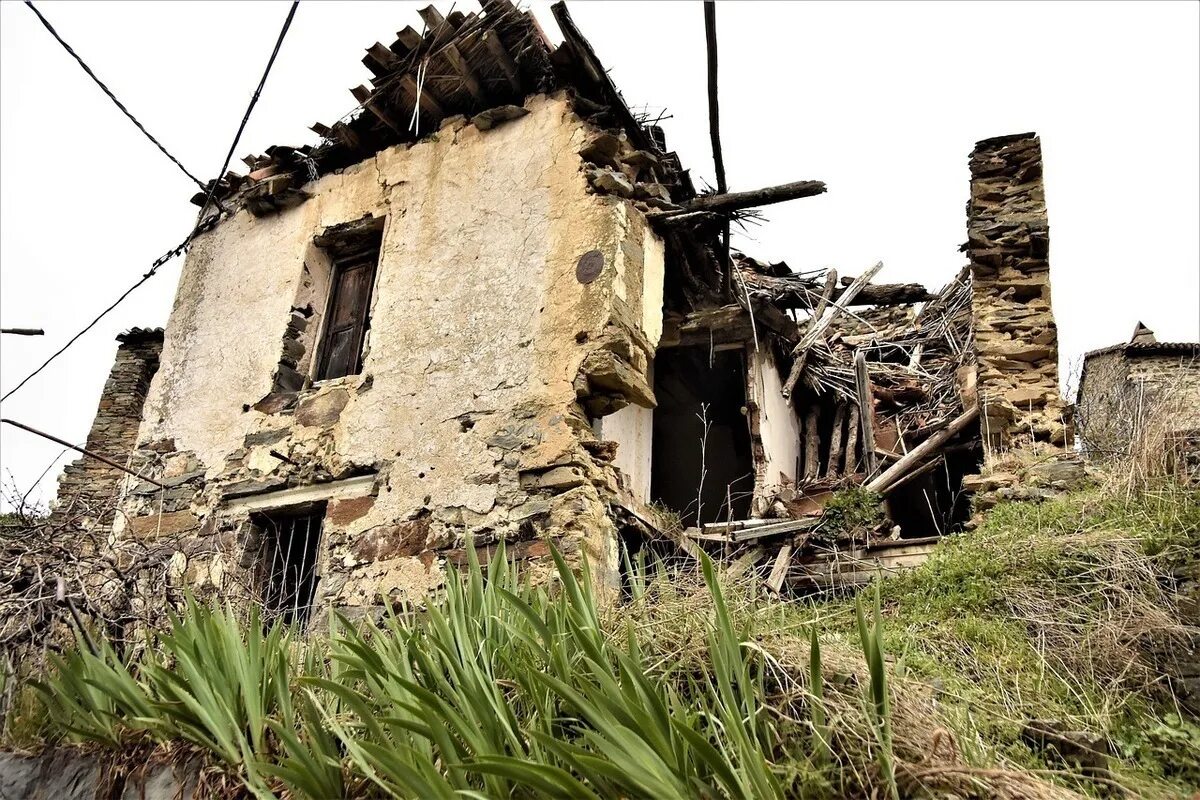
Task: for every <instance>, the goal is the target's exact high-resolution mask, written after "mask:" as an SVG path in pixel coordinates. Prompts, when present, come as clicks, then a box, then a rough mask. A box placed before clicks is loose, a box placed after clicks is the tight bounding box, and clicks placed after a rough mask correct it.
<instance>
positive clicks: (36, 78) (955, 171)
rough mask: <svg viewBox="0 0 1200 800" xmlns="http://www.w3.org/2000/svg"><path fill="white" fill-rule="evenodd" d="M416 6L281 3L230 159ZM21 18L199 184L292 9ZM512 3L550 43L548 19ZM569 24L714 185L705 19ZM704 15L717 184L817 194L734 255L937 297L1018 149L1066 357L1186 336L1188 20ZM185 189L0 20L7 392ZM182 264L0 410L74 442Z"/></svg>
mask: <svg viewBox="0 0 1200 800" xmlns="http://www.w3.org/2000/svg"><path fill="white" fill-rule="evenodd" d="M425 4H426V1H425V0H423V2H419V3H413V2H372V3H354V2H338V3H333V2H313V1H312V0H310V1H308V2H302V3H301V4H300V8H299V10H298V11H297V14H296V19H295V22H294V24H293V26H292V29H291V32H290V33H289V35H288V38H287V40H286V41H285V43H284V46H283V50H282V52H281V53H280V56H279V59H278V61H277V63H276V65H275V68H274V71H273V72H272V74H271V77H270V80H269V81H268V83H267V86H266V89H265V91H264V93H263V97H262V100H261V101H260V103H259V105H258V108H257V110H256V111H255V113H254V116H253V117H252V118H251V120H250V124H249V127H248V128H247V130H246V133H245V135H244V137H243V139H242V144H241V145H240V146H239V148H238V151H237V153H236V154H235V156H237V157H240V156H242V155H245V154H247V153H251V152H254V153H258V152H261V151H262V150H263V149H264V148H266V147H267V146H268V145H271V144H277V143H282V144H296V145H298V144H303V143H306V142H313V141H315V139H316V136H315V134H312V133H310V132H309V131H308V126H309V125H310V124H311V123H312V122H314V121H318V120H320V121H323V122H332V121H334V120H336V119H337V118H338V117H340V116H341V115H342V114H343V113H345V112H346V111H348V110H349V109H350V108H352V107H353V106H354V101H353V99H352V98H351V96H350V93H349V92H348V91H347V90H348V89H349V88H350V87H352V86H356V85H358V84H359V83H363V82H365V81H366V79H367V78H369V77H370V75H369V73H368V72H367V70H366V68H365V67H363V66H362V65H361V63H360V59H361V57H362V55H363V50H364V49H365V48H366V47H367V46H368V45H370V44H371V43H372V42H375V41H376V40H378V41H382V42H383V43H384V44H390V43H391V41H392V40H393V39H394V38H395V37H394V34H395V31H397V30H399V29H401V28H403V27H404V26H405V25H410V24H411V25H413V26H414V27H417V28H418V29H419V27H420V20H419V18H418V17H417V14H416V9H417V8H418V7H419V6H422V5H425ZM39 7H40V8H41V9H42V11H43V13H44V14H45V15H46V16H47V17H48V18H49V19H50V21H51V22H52V23H53V24H54V25H55V27H56V28H57V29H58V31H59V33H60V34H61V35H62V36H63V37H64V38H65V39H66V40H67V41H68V42H70V43H71V44H72V45H73V46H74V47H75V48H76V50H77V51H78V52H79V53H80V54H81V55H82V56H83V58H84V59H85V60H86V61H88V63H89V64H91V66H92V67H93V69H95V70H96V72H97V73H98V74H99V75H100V77H101V79H103V80H104V81H106V82H107V83H108V84H109V86H110V87H112V88H113V90H114V91H115V92H116V94H117V96H118V97H120V98H121V99H122V100H123V101H124V102H125V104H126V105H127V106H128V107H129V108H130V110H131V111H132V112H133V113H134V114H135V115H136V116H137V117H139V119H141V120H142V122H143V123H144V124H145V125H146V126H147V127H148V128H149V129H150V131H151V132H153V133H154V134H155V135H156V136H157V137H158V138H159V140H160V141H162V142H163V143H164V144H165V145H166V146H167V148H168V149H169V150H171V151H172V152H173V153H174V154H175V155H176V156H177V157H178V158H179V159H180V160H181V161H182V162H183V163H184V164H185V165H187V166H188V168H189V169H190V170H192V171H193V172H194V173H195V174H197V175H199V176H201V177H202V178H204V179H207V178H209V177H211V176H212V175H213V174H214V173H215V172H216V170H217V169H218V168H219V167H220V164H221V160H222V158H223V156H224V154H225V151H226V149H227V148H228V146H229V142H230V140H231V139H232V136H233V134H234V131H235V130H236V127H237V123H238V121H239V120H240V119H241V115H242V112H243V110H244V109H245V105H246V103H247V101H248V100H249V96H250V93H251V92H252V90H253V87H254V85H255V83H256V82H257V80H258V77H259V75H260V74H261V72H262V68H263V66H264V64H265V63H266V59H267V56H268V54H269V53H270V49H271V46H272V44H273V42H274V39H275V37H276V35H277V34H278V31H279V27H280V25H281V24H282V21H283V18H284V15H285V14H286V12H287V4H286V3H282V2H261V3H252V2H241V3H218V2H173V3H147V2H136V3H135V2H123V3H110V2H87V3H83V2H51V0H45V1H44V2H41V3H40V4H39ZM441 7H442V10H443V11H446V10H448V8H449V2H448V0H447V2H443V3H441ZM457 8H459V9H460V10H465V11H471V10H476V6H475V3H474V2H473V0H466V2H459V3H458V5H457ZM532 8H533V10H534V12H535V14H536V15H537V17H538V19H539V21H540V22H541V24H542V27H543V28H544V29H545V30H546V32H547V34H548V35H549V36H550V37H551V38H552V39H553V40H554V41H556V42H557V41H560V40H561V36H560V34H559V32H558V29H557V26H556V25H555V23H554V18H553V17H552V16H551V14H550V11H549V3H548V2H534V3H533V4H532ZM571 12H572V15H573V17H574V18H575V21H576V23H577V24H578V25H579V26H580V28H581V29H582V30H583V32H584V34H585V35H586V36H588V38H589V39H590V40H591V41H592V44H593V45H594V46H595V48H596V50H597V52H598V53H599V55H600V57H601V59H602V60H603V61H604V63H605V64H606V65H607V66H608V67H609V68H610V69H611V70H612V74H613V76H614V78H615V80H616V82H617V84H618V86H620V87H621V89H622V91H623V92H624V94H625V96H626V99H627V100H628V102H629V103H630V104H631V105H633V106H635V107H636V106H641V105H648V106H650V107H651V108H654V109H658V108H663V107H665V108H666V109H667V112H668V113H669V114H671V115H672V117H671V118H670V119H669V120H667V121H666V122H665V128H666V132H667V137H668V138H667V142H668V145H669V146H670V147H672V148H674V149H677V150H678V151H679V153H680V156H681V157H682V159H683V162H684V165H685V166H689V167H691V169H692V173H693V176H694V177H695V178H696V179H697V184H698V185H700V184H702V181H708V182H710V183H711V182H713V173H712V159H711V152H710V149H709V141H708V128H707V106H706V95H705V61H704V58H705V55H704V53H705V51H704V26H703V16H702V11H701V6H700V4H699V3H695V2H655V3H650V2H625V3H619V4H617V3H600V2H578V0H576V2H574V3H572V4H571ZM717 17H718V33H719V44H720V55H721V112H722V125H721V131H722V140H723V143H724V151H725V163H726V171H727V173H728V176H729V184H730V188H731V189H735V190H736V189H753V188H759V187H762V186H768V185H774V184H778V183H783V182H786V181H792V180H799V179H819V180H823V181H825V182H826V183H827V184H828V185H829V192H828V193H827V194H825V195H822V196H820V197H816V198H810V199H804V200H798V201H795V202H792V203H789V204H785V205H782V206H774V207H772V208H770V209H769V210H768V212H769V213H768V217H769V219H770V223H769V224H767V225H764V226H762V227H760V228H757V229H755V230H754V231H753V233H754V238H755V241H747V240H745V239H743V240H742V241H741V242H740V245H741V246H742V247H743V248H744V249H746V250H747V251H748V252H750V253H751V254H753V255H756V256H758V257H761V258H767V259H772V260H777V259H784V260H786V261H787V262H788V263H789V264H790V265H791V266H792V267H793V268H794V269H808V268H813V267H823V266H836V267H837V268H838V269H839V271H840V272H841V273H842V274H857V272H858V271H860V270H861V269H863V268H864V267H866V266H869V265H871V264H873V263H874V262H875V261H877V260H882V261H883V262H884V265H885V269H884V272H883V273H882V274H881V275H880V278H879V279H880V280H887V281H920V282H923V283H926V284H928V285H929V286H931V287H937V286H940V285H942V284H943V283H945V282H946V281H947V280H949V279H950V278H951V277H952V276H953V274H954V272H955V271H956V270H957V269H958V268H959V267H960V266H961V265H962V264H963V263H964V261H963V257H962V255H961V254H960V253H959V252H958V250H957V248H958V245H959V244H960V243H961V242H963V241H964V240H965V238H966V233H965V224H966V223H965V217H964V208H965V203H966V199H967V192H968V173H967V156H968V154H969V152H970V150H971V148H972V145H973V144H974V142H975V141H976V140H978V139H982V138H985V137H989V136H996V135H1000V134H1006V133H1017V132H1021V131H1028V130H1034V131H1037V132H1038V133H1039V134H1041V137H1042V145H1043V150H1044V154H1045V160H1046V166H1045V175H1046V193H1047V199H1048V204H1049V212H1050V228H1051V235H1050V241H1051V253H1050V258H1051V267H1052V271H1051V275H1052V281H1053V291H1054V308H1055V312H1056V315H1057V317H1058V324H1059V334H1060V344H1061V347H1062V357H1063V363H1064V366H1067V365H1069V364H1071V363H1073V362H1077V361H1078V359H1079V357H1080V355H1081V354H1082V353H1083V352H1085V351H1086V350H1089V349H1093V348H1096V347H1102V346H1106V345H1109V344H1113V343H1115V342H1117V341H1122V340H1124V339H1126V338H1128V336H1129V335H1130V333H1131V331H1132V329H1133V326H1134V323H1135V322H1136V321H1137V320H1138V319H1143V320H1145V322H1146V323H1147V324H1148V325H1149V326H1150V327H1151V328H1153V329H1154V330H1155V331H1156V332H1157V334H1158V336H1159V338H1160V339H1163V340H1175V341H1180V340H1182V341H1196V340H1198V339H1200V266H1198V265H1200V246H1198V233H1197V225H1198V219H1200V181H1198V178H1200V4H1198V3H1195V2H1165V3H1154V2H1145V1H1142V2H1131V3H1122V2H1099V3H1087V2H1059V3H1052V2H1039V3H1033V2H1029V3H1016V2H996V3H990V2H971V3H949V2H928V3H906V2H880V3H869V2H853V3H817V2H811V3H810V2H805V3H800V2H796V3H784V2H772V3H761V2H738V3H733V2H722V3H720V4H719V5H718V14H717ZM235 166H236V167H240V166H241V165H240V164H237V163H236V162H235ZM195 190H196V189H195V186H194V185H193V184H192V183H190V182H189V181H188V180H187V178H186V177H184V176H183V175H182V173H180V172H179V171H178V170H177V169H176V168H175V167H174V166H173V165H172V164H171V163H170V162H169V161H167V160H166V159H165V158H164V157H163V156H162V155H161V154H160V153H159V152H158V151H157V150H155V149H154V147H153V146H152V145H151V144H150V143H149V142H148V141H146V140H145V139H143V138H142V137H141V134H139V133H138V132H137V131H136V130H135V129H134V128H133V126H132V125H131V124H130V123H129V122H128V120H126V119H125V118H124V117H123V116H122V115H121V114H120V112H119V111H118V110H117V109H116V108H115V107H114V106H113V105H112V104H111V103H110V101H109V100H108V99H107V98H106V97H104V96H103V95H102V94H101V93H100V91H99V90H98V89H97V88H96V86H94V85H93V84H92V83H91V82H90V81H89V80H88V79H87V77H86V76H85V75H84V74H83V73H82V71H81V70H80V69H79V68H78V66H77V65H76V64H75V63H74V61H72V60H71V59H70V57H69V56H68V55H67V54H66V53H65V52H63V51H62V50H61V49H60V48H59V46H58V45H57V44H56V43H55V42H54V40H53V39H52V38H51V37H50V35H49V34H48V33H47V32H46V31H45V30H44V29H43V28H42V27H41V25H40V24H39V23H38V21H37V19H36V18H35V17H34V16H33V14H32V13H31V12H30V11H29V9H27V8H25V7H24V6H23V4H21V3H17V2H3V3H0V320H2V322H3V325H4V326H5V327H43V328H45V329H46V336H45V337H42V338H25V337H16V336H3V337H0V390H2V391H7V390H8V389H10V388H11V387H12V386H14V385H15V384H16V383H17V382H18V381H19V380H20V379H21V378H22V377H24V376H25V375H26V374H27V373H28V372H29V371H30V370H32V369H33V368H34V367H36V366H37V365H38V364H40V363H41V361H42V360H43V359H44V358H45V357H46V356H48V355H49V354H50V353H51V352H53V351H54V350H56V349H57V348H58V347H59V346H61V345H62V344H63V343H64V342H65V341H66V340H67V339H68V338H69V337H70V336H71V335H73V334H74V333H75V332H76V331H77V330H78V329H79V328H81V327H82V326H83V325H84V324H85V323H86V322H87V321H89V320H90V319H91V318H92V317H93V316H94V315H95V314H96V313H97V312H98V311H99V310H100V309H102V308H103V307H105V306H106V305H108V304H109V303H110V302H111V301H112V300H113V299H115V298H116V296H117V295H119V294H120V293H121V292H122V291H124V289H125V288H127V287H128V286H129V285H131V284H132V283H133V282H134V281H135V280H137V278H138V277H139V276H140V275H141V274H142V273H143V272H145V270H146V268H147V267H148V265H149V263H150V262H151V261H153V259H154V258H156V257H157V256H158V255H160V254H161V253H162V252H164V251H165V250H167V249H169V248H170V247H172V246H174V245H175V244H176V243H178V242H179V241H180V240H181V239H182V238H183V237H184V236H185V235H186V233H187V231H188V230H189V228H190V226H191V225H192V223H193V221H194V215H195V210H196V209H195V207H194V206H192V205H190V204H189V203H188V198H189V197H190V196H191V195H192V194H193V192H194V191H195ZM180 263H181V262H180V261H176V262H173V263H172V264H171V265H169V266H167V267H165V268H164V269H163V270H162V271H161V272H160V274H159V275H158V276H157V277H156V278H154V279H153V280H152V281H150V282H149V283H148V284H146V285H145V286H144V287H142V288H141V289H139V290H138V292H137V293H136V294H135V295H133V296H132V297H131V298H130V299H129V300H127V301H126V302H125V303H124V304H123V305H122V306H121V307H120V308H119V309H118V310H117V311H116V312H114V313H113V314H112V315H110V316H109V317H107V318H106V319H105V320H103V321H102V322H101V323H100V324H99V325H98V326H97V327H96V328H95V329H94V330H93V331H92V332H91V333H89V334H88V335H87V336H86V337H85V338H84V339H82V340H80V342H79V343H77V344H76V345H75V346H74V347H73V348H71V349H70V350H69V351H68V352H67V353H66V354H64V355H63V356H62V357H60V358H59V359H58V360H57V361H56V362H55V363H54V364H53V365H51V366H50V367H49V368H48V369H47V370H46V371H45V372H43V373H42V374H41V375H39V376H38V377H37V378H35V379H34V380H33V381H31V382H30V383H29V384H28V385H26V387H25V388H23V389H22V390H21V391H20V392H18V393H17V394H15V395H14V396H13V397H12V398H10V399H9V400H8V401H6V402H5V403H4V404H3V413H4V416H6V417H11V418H14V419H16V420H19V421H22V422H24V423H26V424H29V425H33V426H34V427H38V428H41V429H43V430H46V431H49V432H52V433H55V434H57V435H59V436H61V437H62V438H65V439H68V440H71V441H74V442H78V443H82V442H83V440H84V439H85V438H86V435H87V430H88V428H89V426H90V424H91V420H92V416H93V415H94V413H95V408H96V403H97V401H98V399H99V395H100V390H101V387H102V386H103V383H104V380H105V377H106V376H107V374H108V370H109V368H110V366H111V363H112V357H113V353H114V352H115V348H116V344H115V342H114V339H113V337H114V336H115V335H116V334H117V333H118V332H120V331H121V330H124V329H126V328H128V327H130V326H134V325H140V326H155V325H163V324H165V323H166V321H167V314H168V312H169V310H170V306H171V301H172V298H173V296H174V290H175V284H176V281H177V280H178V276H179V267H180ZM254 324H256V323H255V321H254V320H247V325H254ZM213 391H214V392H220V391H222V387H220V386H214V387H213ZM60 451H61V448H60V447H58V446H56V445H53V444H51V443H48V442H45V441H42V440H39V439H37V438H35V437H33V436H31V435H29V434H27V433H24V432H22V431H19V430H15V429H13V428H10V427H8V426H2V427H0V469H2V471H3V479H4V482H5V483H6V484H9V483H10V481H15V483H16V484H17V485H18V486H20V487H21V488H22V490H24V489H28V488H30V487H31V486H34V485H35V483H36V484H37V485H36V487H35V488H34V490H33V493H32V494H31V499H32V498H37V499H41V500H42V501H49V500H51V499H52V498H53V496H54V486H55V484H54V479H55V476H56V474H57V472H58V471H59V470H60V469H61V465H62V464H63V463H64V462H65V461H67V460H68V459H69V458H70V457H73V456H62V457H60ZM56 458H57V459H58V460H57V462H56V461H55V459H56ZM52 464H53V465H54V466H51V465H52ZM48 467H50V469H49V471H48V472H47V473H46V475H45V476H44V477H42V478H41V479H40V483H39V482H38V481H39V475H41V474H42V472H43V471H44V470H47V468H48Z"/></svg>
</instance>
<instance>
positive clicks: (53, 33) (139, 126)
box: [25, 0, 205, 190]
mask: <svg viewBox="0 0 1200 800" xmlns="http://www.w3.org/2000/svg"><path fill="white" fill-rule="evenodd" d="M25 5H27V6H29V10H30V11H32V12H33V13H34V14H37V18H38V19H39V20H41V23H42V25H44V26H45V27H46V30H48V31H50V35H51V36H53V37H54V38H55V39H56V40H58V43H59V44H60V45H62V46H63V49H64V50H66V51H67V52H68V53H70V55H71V57H72V58H74V59H75V61H76V62H78V64H79V66H80V67H82V68H83V71H84V72H86V73H87V75H88V77H89V78H91V79H92V80H93V81H95V82H96V85H97V86H99V87H100V90H101V91H103V92H104V93H105V94H106V95H108V99H109V100H112V101H113V102H114V103H116V105H117V108H119V109H121V113H122V114H124V115H125V116H127V117H129V121H130V122H132V123H133V124H134V125H136V126H137V129H138V130H139V131H141V132H142V133H143V134H145V136H146V138H147V139H149V140H150V141H151V142H152V143H153V144H154V146H155V147H157V148H158V149H159V150H160V151H162V154H163V155H164V156H166V157H167V158H169V159H171V162H172V163H173V164H174V165H175V166H177V167H179V169H180V170H182V171H183V174H184V175H187V176H188V177H189V178H191V179H192V181H193V182H194V183H195V184H196V185H197V186H199V187H200V189H201V190H203V189H204V188H205V185H204V181H202V180H200V179H199V178H197V177H196V176H195V175H193V174H192V173H190V172H188V169H187V167H185V166H184V165H183V164H181V163H180V162H179V159H177V158H176V157H175V156H173V155H171V154H170V153H169V152H167V148H165V147H163V145H162V143H161V142H160V141H158V139H155V138H154V135H153V134H151V133H150V131H148V130H146V126H144V125H142V123H140V122H138V119H137V117H135V116H134V115H133V114H131V113H130V112H129V109H128V108H126V107H125V104H124V103H122V102H121V101H120V100H118V99H117V96H116V95H115V94H113V93H112V90H111V89H109V88H108V87H107V86H105V85H104V81H102V80H100V79H99V78H97V77H96V73H94V72H92V68H91V67H89V66H88V65H87V63H86V62H85V61H84V60H83V59H82V58H80V57H79V54H78V53H76V52H75V49H74V48H72V47H71V45H69V44H67V43H66V41H64V40H63V38H62V37H61V36H59V35H58V31H56V30H54V26H53V25H51V24H50V20H48V19H46V18H45V17H44V16H42V12H41V11H38V9H37V6H35V5H34V4H33V2H32V0H25Z"/></svg>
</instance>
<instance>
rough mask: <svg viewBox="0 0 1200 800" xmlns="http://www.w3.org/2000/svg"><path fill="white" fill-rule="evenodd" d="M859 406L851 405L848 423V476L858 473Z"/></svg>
mask: <svg viewBox="0 0 1200 800" xmlns="http://www.w3.org/2000/svg"><path fill="white" fill-rule="evenodd" d="M860 416H861V415H860V414H859V412H858V404H857V403H851V404H850V412H849V414H848V419H847V421H846V474H847V475H853V474H854V473H856V472H858V428H859V423H858V419H859V417H860Z"/></svg>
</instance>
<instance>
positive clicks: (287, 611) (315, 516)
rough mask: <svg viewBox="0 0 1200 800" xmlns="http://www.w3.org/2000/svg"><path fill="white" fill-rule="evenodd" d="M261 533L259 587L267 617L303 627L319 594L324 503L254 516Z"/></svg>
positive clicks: (252, 518) (253, 520)
mask: <svg viewBox="0 0 1200 800" xmlns="http://www.w3.org/2000/svg"><path fill="white" fill-rule="evenodd" d="M250 519H251V522H252V523H254V525H255V527H256V528H257V529H258V532H259V534H260V542H261V545H260V558H259V586H260V592H261V600H262V606H263V611H264V615H265V617H266V618H267V620H274V619H280V620H282V621H283V622H285V623H288V624H293V623H294V624H297V625H300V626H303V625H304V624H305V623H307V622H308V617H309V613H310V612H311V610H312V604H313V597H314V596H315V595H316V590H317V582H318V580H319V577H318V575H317V562H318V558H319V555H320V543H321V526H322V522H323V520H324V519H325V506H324V504H323V503H322V504H316V505H309V506H304V507H299V508H292V509H284V510H280V511H272V512H268V513H263V514H254V515H252V516H251V518H250Z"/></svg>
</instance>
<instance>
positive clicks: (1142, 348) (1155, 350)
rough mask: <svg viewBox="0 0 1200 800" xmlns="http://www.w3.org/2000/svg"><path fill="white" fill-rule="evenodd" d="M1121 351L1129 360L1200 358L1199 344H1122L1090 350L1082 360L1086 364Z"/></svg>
mask: <svg viewBox="0 0 1200 800" xmlns="http://www.w3.org/2000/svg"><path fill="white" fill-rule="evenodd" d="M1121 351H1124V352H1125V355H1127V356H1129V357H1131V358H1138V357H1141V356H1174V355H1180V356H1191V357H1192V358H1200V342H1122V343H1121V344H1114V345H1110V346H1108V347H1101V348H1099V349H1097V350H1090V351H1088V352H1087V353H1085V354H1084V356H1083V360H1084V362H1085V363H1086V362H1087V360H1088V359H1089V358H1092V357H1093V356H1102V355H1105V354H1106V353H1117V352H1121Z"/></svg>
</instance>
